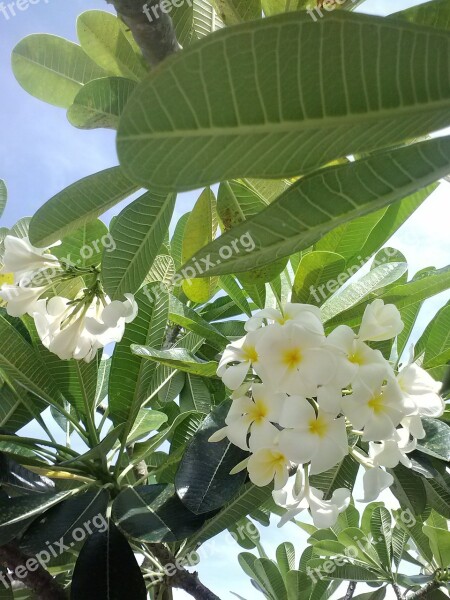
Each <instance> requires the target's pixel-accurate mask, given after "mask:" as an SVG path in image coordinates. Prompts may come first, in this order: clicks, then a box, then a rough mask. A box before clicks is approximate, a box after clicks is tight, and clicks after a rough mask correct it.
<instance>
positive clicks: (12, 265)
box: [2, 235, 59, 282]
mask: <svg viewBox="0 0 450 600" xmlns="http://www.w3.org/2000/svg"><path fill="white" fill-rule="evenodd" d="M4 245H5V253H4V255H3V269H2V272H3V273H14V278H15V281H16V282H19V281H20V280H21V279H22V278H23V277H27V278H29V277H30V274H31V273H36V272H38V271H42V270H43V269H48V268H49V267H55V266H58V265H59V261H58V259H57V258H55V257H54V256H53V255H52V254H46V251H47V250H46V249H45V248H35V247H34V246H32V245H31V244H30V241H29V239H28V238H18V237H14V236H12V235H7V236H6V237H5V240H4Z"/></svg>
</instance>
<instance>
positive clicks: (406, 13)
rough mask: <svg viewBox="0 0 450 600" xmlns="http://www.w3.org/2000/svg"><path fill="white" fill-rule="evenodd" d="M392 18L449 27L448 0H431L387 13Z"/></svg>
mask: <svg viewBox="0 0 450 600" xmlns="http://www.w3.org/2000/svg"><path fill="white" fill-rule="evenodd" d="M389 18H392V19H405V20H406V21H409V22H410V23H416V24H418V25H428V26H430V27H437V28H438V29H450V4H449V2H448V0H433V1H432V2H424V3H423V4H421V5H419V6H413V7H411V8H407V9H406V10H401V11H400V12H396V13H393V14H391V15H389Z"/></svg>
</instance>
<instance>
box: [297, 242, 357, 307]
mask: <svg viewBox="0 0 450 600" xmlns="http://www.w3.org/2000/svg"><path fill="white" fill-rule="evenodd" d="M341 273H344V276H346V274H345V258H344V257H343V256H341V255H340V254H336V253H335V252H309V253H308V254H305V255H304V256H302V258H301V259H300V264H299V266H298V269H297V273H296V274H295V280H294V286H293V289H292V302H300V303H305V304H315V305H316V306H320V305H321V304H322V303H323V301H324V300H326V299H327V296H329V295H330V294H331V293H333V292H335V291H336V290H337V289H338V287H339V286H340V285H342V284H340V282H339V278H340V276H341Z"/></svg>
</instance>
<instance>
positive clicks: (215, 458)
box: [175, 402, 248, 514]
mask: <svg viewBox="0 0 450 600" xmlns="http://www.w3.org/2000/svg"><path fill="white" fill-rule="evenodd" d="M229 408H230V403H229V402H223V403H222V404H221V405H220V406H218V407H216V408H214V409H213V411H212V412H211V414H210V415H209V416H208V417H207V418H206V419H205V420H204V421H203V424H202V426H201V427H200V429H199V430H198V432H197V433H196V434H195V436H194V437H193V439H192V441H191V443H190V445H189V447H188V449H187V450H186V452H185V454H184V456H183V460H182V462H181V465H180V468H179V469H178V473H177V476H176V478H175V485H176V489H177V493H178V495H179V497H180V499H181V501H182V502H183V504H185V506H187V508H188V509H189V510H191V511H192V512H193V513H195V514H203V513H206V512H211V511H212V510H216V509H217V508H221V507H222V506H223V505H224V504H226V502H228V501H229V500H231V499H232V498H233V496H234V495H235V494H237V492H238V491H239V488H240V487H241V486H242V484H243V483H244V481H245V478H246V474H245V471H242V472H241V473H238V474H237V475H230V471H231V470H232V469H233V468H234V467H235V466H236V465H237V464H239V463H240V462H241V461H242V460H244V458H245V457H246V456H248V453H247V452H244V451H243V450H241V449H240V448H238V447H237V446H235V445H234V444H232V443H231V442H230V441H229V440H227V439H225V440H222V441H221V442H210V441H209V438H210V437H211V435H212V434H213V433H215V432H216V431H218V430H219V429H221V428H222V427H224V426H225V418H226V416H227V414H228V411H229Z"/></svg>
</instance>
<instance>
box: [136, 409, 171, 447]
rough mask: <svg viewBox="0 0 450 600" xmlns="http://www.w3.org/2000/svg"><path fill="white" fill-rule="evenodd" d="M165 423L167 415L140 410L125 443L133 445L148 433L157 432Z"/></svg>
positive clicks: (154, 411) (155, 411)
mask: <svg viewBox="0 0 450 600" xmlns="http://www.w3.org/2000/svg"><path fill="white" fill-rule="evenodd" d="M166 421H167V415H166V414H164V413H163V412H159V411H157V410H150V409H148V408H141V410H140V411H139V413H138V415H137V417H136V420H135V422H134V423H133V427H132V429H131V431H130V433H129V434H128V438H127V443H128V444H133V443H134V442H137V441H138V440H140V439H141V438H143V437H146V436H147V435H148V434H149V433H150V432H152V431H156V430H158V429H159V428H160V427H161V425H164V423H165V422H166Z"/></svg>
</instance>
